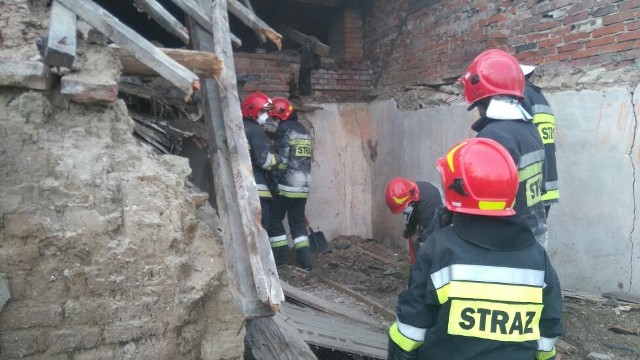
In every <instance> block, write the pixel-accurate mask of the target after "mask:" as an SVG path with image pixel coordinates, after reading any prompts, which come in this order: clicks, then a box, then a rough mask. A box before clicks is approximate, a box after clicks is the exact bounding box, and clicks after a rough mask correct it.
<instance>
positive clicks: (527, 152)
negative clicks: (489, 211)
mask: <svg viewBox="0 0 640 360" xmlns="http://www.w3.org/2000/svg"><path fill="white" fill-rule="evenodd" d="M471 128H472V129H473V130H474V131H477V132H478V135H477V137H480V138H489V139H493V140H495V141H497V142H499V143H500V144H502V146H504V147H505V148H506V149H507V150H508V151H509V153H510V154H511V157H512V158H513V160H514V162H515V164H516V167H517V168H518V180H519V184H518V195H517V196H516V202H515V204H514V206H513V210H515V212H516V215H515V218H516V219H517V220H518V221H521V222H522V223H524V224H526V225H527V226H529V228H530V229H531V231H532V232H533V235H534V236H535V237H536V239H538V241H540V242H541V243H542V244H543V245H546V235H547V221H546V216H545V211H544V204H543V201H542V195H543V184H544V182H545V179H544V168H545V156H544V154H545V153H544V147H543V146H542V140H541V139H540V135H539V134H538V130H537V128H536V127H535V125H533V123H531V121H525V120H494V119H490V118H487V117H482V118H480V119H479V120H478V121H476V122H475V123H474V124H473V125H472V126H471Z"/></svg>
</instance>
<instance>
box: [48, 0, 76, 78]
mask: <svg viewBox="0 0 640 360" xmlns="http://www.w3.org/2000/svg"><path fill="white" fill-rule="evenodd" d="M49 17H50V20H49V24H50V25H49V35H48V36H47V47H46V48H45V50H44V62H45V64H48V65H51V66H63V67H66V68H68V69H71V67H72V66H73V62H74V61H75V59H76V22H77V16H76V14H75V13H74V12H73V11H71V10H69V9H67V8H66V7H64V6H63V5H62V4H60V3H59V2H57V1H54V2H53V3H52V4H51V13H50V14H49Z"/></svg>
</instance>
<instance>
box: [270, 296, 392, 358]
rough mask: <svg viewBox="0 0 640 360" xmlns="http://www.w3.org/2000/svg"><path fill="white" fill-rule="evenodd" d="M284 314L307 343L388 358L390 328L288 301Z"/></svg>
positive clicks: (281, 311) (281, 310)
mask: <svg viewBox="0 0 640 360" xmlns="http://www.w3.org/2000/svg"><path fill="white" fill-rule="evenodd" d="M280 314H281V315H282V316H283V317H284V318H285V319H286V321H288V322H292V323H293V326H294V327H295V328H296V329H297V330H298V331H299V332H300V335H301V337H302V338H303V339H304V341H305V342H306V343H307V344H310V345H315V346H320V347H324V348H328V349H334V350H339V351H343V352H348V353H351V354H358V355H363V356H369V357H372V358H376V359H384V358H386V356H387V333H386V329H384V328H382V327H376V326H372V325H368V324H363V323H359V322H354V321H351V320H349V319H346V318H344V317H342V316H336V315H332V314H328V313H324V312H322V311H319V310H316V309H313V308H310V307H308V306H304V305H298V304H293V303H290V302H285V303H284V304H283V306H282V307H281V309H280Z"/></svg>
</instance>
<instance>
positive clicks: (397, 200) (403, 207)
mask: <svg viewBox="0 0 640 360" xmlns="http://www.w3.org/2000/svg"><path fill="white" fill-rule="evenodd" d="M384 198H385V200H386V202H387V206H388V207H389V210H390V211H391V213H393V214H400V213H403V214H404V221H405V228H404V231H403V233H402V236H403V237H404V238H405V239H409V254H410V256H411V263H413V262H414V261H415V249H417V248H419V247H420V244H419V242H418V239H420V234H422V233H423V232H427V233H431V232H433V231H435V230H437V229H440V228H441V227H444V226H446V225H448V222H449V221H448V219H449V218H450V216H449V214H448V212H447V211H446V209H444V207H443V205H442V199H441V197H440V191H438V188H437V187H435V186H434V185H433V184H431V183H430V182H427V181H413V180H410V179H406V178H403V177H395V178H393V179H391V180H390V181H389V183H388V184H387V186H386V188H385V190H384ZM436 217H437V219H434V218H436Z"/></svg>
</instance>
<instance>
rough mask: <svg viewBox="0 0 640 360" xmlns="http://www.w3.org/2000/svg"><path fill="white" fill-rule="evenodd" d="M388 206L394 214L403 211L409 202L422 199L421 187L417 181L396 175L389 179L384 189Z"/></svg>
mask: <svg viewBox="0 0 640 360" xmlns="http://www.w3.org/2000/svg"><path fill="white" fill-rule="evenodd" d="M384 198H385V200H387V206H389V210H391V212H392V213H394V214H399V213H401V212H402V211H403V210H404V209H405V208H406V207H407V206H409V203H411V202H414V201H418V200H420V189H418V185H416V183H415V181H412V180H409V179H405V178H401V177H395V178H393V179H391V181H389V183H388V184H387V188H386V189H385V190H384Z"/></svg>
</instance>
